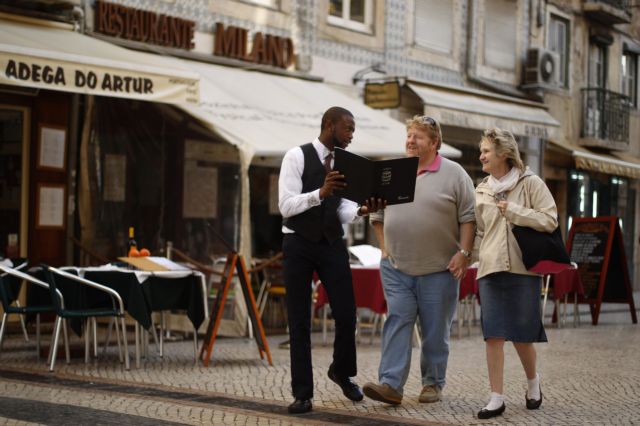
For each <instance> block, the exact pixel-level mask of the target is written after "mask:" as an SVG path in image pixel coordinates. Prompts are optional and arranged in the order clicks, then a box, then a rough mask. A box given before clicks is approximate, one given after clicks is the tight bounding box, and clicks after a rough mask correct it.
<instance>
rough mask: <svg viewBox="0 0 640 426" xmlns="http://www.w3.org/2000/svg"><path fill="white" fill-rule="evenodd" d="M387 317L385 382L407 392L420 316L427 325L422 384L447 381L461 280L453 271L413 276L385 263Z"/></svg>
mask: <svg viewBox="0 0 640 426" xmlns="http://www.w3.org/2000/svg"><path fill="white" fill-rule="evenodd" d="M380 273H381V275H382V286H383V288H384V293H385V297H386V299H387V309H388V317H387V320H386V322H385V323H384V329H383V333H382V358H381V360H380V368H379V370H378V378H379V382H380V383H387V384H388V385H389V386H391V387H393V388H394V389H396V390H398V392H400V393H402V392H403V387H404V384H405V383H406V382H407V377H408V376H409V368H410V367H411V338H412V333H413V327H414V324H415V322H416V317H418V316H419V319H420V328H421V330H422V345H421V346H422V351H421V356H420V372H421V375H422V385H423V386H426V385H438V386H439V387H440V389H442V388H443V387H444V385H445V381H446V380H445V378H446V373H447V361H448V359H449V334H450V331H451V324H452V322H453V315H454V314H455V311H456V305H457V302H458V292H459V284H458V281H457V280H456V279H455V278H454V276H453V275H451V273H450V272H449V271H444V272H436V273H433V274H427V275H419V276H411V275H407V274H405V273H403V272H401V271H399V270H398V269H396V268H394V267H393V266H392V265H391V263H390V262H389V260H388V259H383V260H382V262H381V263H380Z"/></svg>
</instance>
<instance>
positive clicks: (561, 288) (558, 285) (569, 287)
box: [551, 268, 584, 299]
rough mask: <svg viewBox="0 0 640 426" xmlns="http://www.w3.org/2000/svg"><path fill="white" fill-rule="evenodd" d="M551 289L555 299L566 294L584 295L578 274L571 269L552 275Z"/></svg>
mask: <svg viewBox="0 0 640 426" xmlns="http://www.w3.org/2000/svg"><path fill="white" fill-rule="evenodd" d="M551 287H552V288H553V297H554V298H556V299H561V298H563V297H564V295H565V294H568V293H578V294H580V295H583V294H584V288H583V287H582V281H581V280H580V274H579V273H578V270H577V269H573V268H571V269H565V270H564V271H562V272H558V273H557V274H552V275H551Z"/></svg>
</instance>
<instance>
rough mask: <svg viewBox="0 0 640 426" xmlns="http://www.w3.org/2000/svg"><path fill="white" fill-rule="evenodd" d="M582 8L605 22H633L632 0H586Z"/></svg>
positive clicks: (586, 12)
mask: <svg viewBox="0 0 640 426" xmlns="http://www.w3.org/2000/svg"><path fill="white" fill-rule="evenodd" d="M582 9H583V10H584V12H585V14H586V15H587V16H590V17H592V18H594V19H596V20H598V21H601V22H604V23H605V24H610V25H615V24H623V23H630V22H631V0H584V2H583V6H582Z"/></svg>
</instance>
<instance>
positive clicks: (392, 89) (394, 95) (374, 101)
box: [364, 81, 400, 109]
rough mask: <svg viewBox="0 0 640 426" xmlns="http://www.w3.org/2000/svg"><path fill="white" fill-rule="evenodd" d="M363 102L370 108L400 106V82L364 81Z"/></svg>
mask: <svg viewBox="0 0 640 426" xmlns="http://www.w3.org/2000/svg"><path fill="white" fill-rule="evenodd" d="M364 103H365V105H367V106H369V107H371V108H378V109H383V108H398V107H399V106H400V84H399V83H398V82H397V81H388V82H385V83H366V84H365V85H364Z"/></svg>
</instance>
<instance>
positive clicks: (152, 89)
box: [0, 52, 198, 103]
mask: <svg viewBox="0 0 640 426" xmlns="http://www.w3.org/2000/svg"><path fill="white" fill-rule="evenodd" d="M0 84H10V85H18V86H25V87H37V88H41V89H51V90H61V91H64V92H74V93H84V94H91V95H103V96H113V97H121V98H129V99H140V100H148V101H158V102H171V103H176V102H178V103H179V102H187V103H197V102H198V83H197V81H193V80H188V79H180V78H178V77H171V76H163V75H159V74H152V73H146V72H141V71H135V72H131V71H127V70H122V69H118V68H111V67H99V66H91V65H85V64H82V63H76V62H65V61H61V60H60V59H48V58H42V57H36V56H27V55H19V54H15V53H5V52H0Z"/></svg>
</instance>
